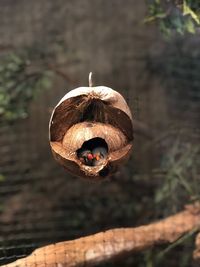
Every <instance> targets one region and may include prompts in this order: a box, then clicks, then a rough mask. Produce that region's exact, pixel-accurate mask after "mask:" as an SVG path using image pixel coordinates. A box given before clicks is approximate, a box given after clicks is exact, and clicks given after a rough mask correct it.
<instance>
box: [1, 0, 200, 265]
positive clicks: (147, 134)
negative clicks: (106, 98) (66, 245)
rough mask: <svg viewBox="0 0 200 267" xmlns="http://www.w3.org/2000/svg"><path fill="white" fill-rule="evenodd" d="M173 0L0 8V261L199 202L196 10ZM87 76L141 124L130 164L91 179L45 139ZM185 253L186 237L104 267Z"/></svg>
mask: <svg viewBox="0 0 200 267" xmlns="http://www.w3.org/2000/svg"><path fill="white" fill-rule="evenodd" d="M177 2H181V1H163V2H162V1H143V0H142V1H134V0H126V1H123V0H109V1H105V0H93V1H91V0H84V1H81V0H74V1H64V0H57V1H53V0H42V1H41V0H34V1H26V0H15V1H14V0H1V1H0V147H1V149H0V264H5V263H8V262H11V261H14V260H16V259H18V258H20V257H24V256H26V255H28V254H29V253H31V252H32V251H33V250H34V249H35V248H37V247H40V246H43V245H46V244H50V243H53V242H57V241H63V240H70V239H74V238H78V237H81V236H85V235H88V234H92V233H96V232H99V231H103V230H106V229H111V228H114V227H132V226H138V225H142V224H146V223H150V222H152V221H154V220H157V219H161V218H164V217H166V216H168V215H170V214H174V213H176V212H177V211H179V210H181V209H183V208H184V205H185V204H188V203H190V202H193V201H195V200H197V199H199V197H200V187H199V179H200V176H199V173H200V160H199V154H200V145H199V139H200V129H199V125H200V124H199V122H200V75H199V73H200V50H199V47H200V34H199V29H198V26H199V18H198V16H197V15H196V13H195V12H197V13H198V12H199V9H200V6H199V4H198V1H196V4H195V1H185V2H184V5H185V6H183V3H182V5H181V3H177ZM179 4H180V5H179ZM180 7H181V8H180ZM184 8H188V9H187V10H186V9H185V10H184ZM184 12H185V13H184ZM183 13H184V14H183ZM90 71H93V73H94V80H95V84H96V85H105V86H109V87H112V88H113V89H116V90H117V91H119V92H120V93H122V94H123V96H124V97H125V98H126V100H127V102H128V104H129V106H130V108H131V110H132V112H133V116H134V119H135V120H137V121H139V122H140V123H142V125H143V126H144V127H143V128H144V131H137V129H136V130H135V139H134V149H133V154H132V157H131V159H130V161H129V162H128V163H127V164H126V165H125V166H123V167H122V169H121V171H120V172H119V173H118V174H117V175H116V176H115V177H112V178H110V179H109V180H106V181H102V182H97V183H94V182H91V181H85V180H83V179H79V178H75V177H72V176H70V175H69V174H68V173H66V172H65V170H64V169H62V168H61V167H60V166H58V164H57V163H56V162H55V161H54V159H53V157H52V155H51V152H50V148H49V143H48V122H49V118H50V114H51V111H52V109H53V107H54V106H55V105H56V104H57V102H58V101H59V100H60V98H61V97H62V96H63V95H64V94H65V93H67V92H68V91H69V90H71V89H73V88H76V87H78V86H87V85H88V73H89V72H90ZM193 249H194V236H192V235H188V236H186V237H185V238H184V240H183V242H179V243H178V244H175V245H174V246H172V247H170V246H167V245H165V246H159V247H155V248H153V249H150V250H148V251H145V252H140V253H138V254H134V255H133V256H132V257H129V258H127V259H122V260H121V261H119V262H117V263H116V262H115V263H108V264H107V265H105V264H104V265H103V266H114V265H115V266H116V264H117V266H137V267H142V266H146V267H153V266H160V264H162V266H163V267H164V266H171V267H172V266H174V267H175V266H176V267H177V266H180V267H184V266H185V267H189V266H194V263H193V262H192V251H193Z"/></svg>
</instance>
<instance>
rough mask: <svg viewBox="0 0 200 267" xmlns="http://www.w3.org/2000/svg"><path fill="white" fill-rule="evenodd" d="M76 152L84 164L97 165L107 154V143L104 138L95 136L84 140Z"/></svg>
mask: <svg viewBox="0 0 200 267" xmlns="http://www.w3.org/2000/svg"><path fill="white" fill-rule="evenodd" d="M76 153H77V157H78V158H79V159H80V160H81V162H82V163H84V164H85V165H88V166H99V165H101V164H102V163H103V162H104V160H105V159H106V158H107V156H108V145H107V143H106V142H105V140H104V139H102V138H99V137H96V138H92V139H90V140H88V141H86V142H84V143H83V145H82V147H81V148H80V149H78V150H77V151H76Z"/></svg>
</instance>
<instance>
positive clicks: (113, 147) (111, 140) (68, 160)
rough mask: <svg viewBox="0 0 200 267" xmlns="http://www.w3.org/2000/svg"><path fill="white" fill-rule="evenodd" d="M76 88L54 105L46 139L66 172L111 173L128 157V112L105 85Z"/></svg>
mask: <svg viewBox="0 0 200 267" xmlns="http://www.w3.org/2000/svg"><path fill="white" fill-rule="evenodd" d="M89 83H90V86H89V87H79V88H76V89H74V90H72V91H70V92H69V93H67V94H66V95H65V96H64V97H63V98H62V99H61V100H60V102H59V103H58V104H57V106H56V107H55V108H54V110H53V113H52V116H51V119H50V124H49V139H50V146H51V149H52V152H53V155H54V157H55V159H56V161H58V162H59V163H60V164H61V165H62V166H64V167H65V168H66V170H67V171H69V172H70V173H72V174H74V175H76V176H80V177H85V178H91V179H92V178H103V177H107V176H110V175H112V174H114V173H115V172H116V171H117V170H118V168H119V167H120V165H121V164H123V162H124V161H125V160H127V159H128V157H129V155H130V152H131V149H132V142H133V127H132V115H131V112H130V109H129V107H128V105H127V103H126V101H125V99H124V98H123V97H122V95H120V94H119V93H118V92H116V91H114V90H113V89H111V88H108V87H105V86H97V87H92V86H91V76H90V82H89Z"/></svg>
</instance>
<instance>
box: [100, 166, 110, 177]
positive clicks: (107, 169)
mask: <svg viewBox="0 0 200 267" xmlns="http://www.w3.org/2000/svg"><path fill="white" fill-rule="evenodd" d="M109 172H110V171H109V167H105V168H103V170H101V171H100V172H99V175H100V176H101V177H106V176H108V175H109Z"/></svg>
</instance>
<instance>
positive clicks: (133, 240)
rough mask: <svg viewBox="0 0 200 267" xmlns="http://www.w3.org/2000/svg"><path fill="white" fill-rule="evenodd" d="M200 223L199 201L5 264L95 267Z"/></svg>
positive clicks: (175, 236)
mask: <svg viewBox="0 0 200 267" xmlns="http://www.w3.org/2000/svg"><path fill="white" fill-rule="evenodd" d="M199 226H200V204H194V205H191V206H188V207H186V209H185V210H184V211H182V212H179V213H177V214H175V215H173V216H170V217H168V218H166V219H164V220H161V221H158V222H156V223H152V224H149V225H146V226H140V227H136V228H121V229H112V230H108V231H105V232H100V233H98V234H94V235H90V236H87V237H82V238H79V239H76V240H73V241H66V242H60V243H56V244H52V245H49V246H45V247H42V248H39V249H36V250H35V251H34V252H33V253H32V254H31V255H30V256H28V257H26V258H23V259H19V260H17V261H15V262H13V263H10V264H7V265H3V266H2V267H36V266H37V267H78V266H83V265H84V266H93V265H95V264H97V263H102V262H105V261H108V260H111V259H115V258H116V257H118V256H125V255H127V254H131V253H133V252H135V251H142V250H144V249H147V248H149V247H151V246H153V245H158V244H163V243H172V242H174V241H175V240H177V239H178V238H180V236H182V235H183V234H185V233H187V232H189V231H191V230H193V229H194V228H199Z"/></svg>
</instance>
